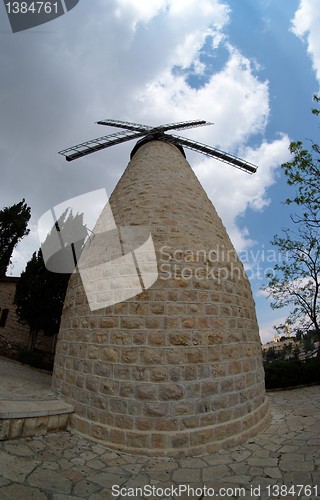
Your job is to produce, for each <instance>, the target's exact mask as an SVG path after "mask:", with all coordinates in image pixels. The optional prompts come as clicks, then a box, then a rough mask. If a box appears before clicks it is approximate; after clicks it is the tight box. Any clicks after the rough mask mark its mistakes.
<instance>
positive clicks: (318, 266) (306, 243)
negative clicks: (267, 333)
mask: <svg viewBox="0 0 320 500" xmlns="http://www.w3.org/2000/svg"><path fill="white" fill-rule="evenodd" d="M315 101H316V102H320V98H319V97H318V96H315ZM319 113H320V111H319V110H318V109H316V108H315V109H313V114H315V115H316V116H318V115H319ZM290 151H291V153H292V154H293V159H292V161H290V162H287V163H285V164H283V165H282V167H283V170H284V173H285V175H286V178H287V182H288V184H289V185H290V186H292V187H293V188H295V192H294V195H293V196H292V197H291V198H288V199H287V200H286V201H285V203H287V204H293V205H294V206H295V207H296V210H297V213H295V214H293V215H292V216H291V219H292V221H293V222H294V224H295V227H294V228H290V229H284V230H283V232H282V235H281V236H278V235H276V236H275V237H274V240H273V241H272V244H273V245H274V246H276V247H277V248H278V250H279V251H280V253H281V254H282V256H283V258H282V262H281V263H279V264H277V265H275V267H274V272H273V273H269V274H268V275H267V277H268V279H269V283H268V285H267V286H264V287H263V288H264V290H265V291H267V293H268V295H269V297H271V298H272V299H273V302H272V304H271V306H272V307H273V308H274V309H278V308H283V307H286V306H289V307H290V313H289V316H288V318H287V322H288V323H289V324H290V325H291V330H293V331H294V330H295V331H300V332H301V331H302V332H303V333H304V334H306V333H307V332H308V331H310V329H312V330H314V331H315V333H316V335H317V337H318V339H319V340H320V300H319V297H320V197H319V193H320V146H319V145H318V144H315V143H312V144H311V148H309V149H308V148H305V147H304V145H303V143H302V142H300V141H299V142H292V143H291V144H290ZM319 354H320V344H319Z"/></svg>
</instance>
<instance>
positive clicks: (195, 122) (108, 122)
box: [96, 118, 213, 135]
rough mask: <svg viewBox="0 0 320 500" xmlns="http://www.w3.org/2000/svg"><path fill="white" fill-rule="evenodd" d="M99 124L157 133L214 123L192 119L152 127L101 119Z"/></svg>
mask: <svg viewBox="0 0 320 500" xmlns="http://www.w3.org/2000/svg"><path fill="white" fill-rule="evenodd" d="M96 123H97V124H98V125H108V126H110V127H118V128H125V129H127V130H135V131H138V132H145V133H146V135H147V134H157V133H162V132H165V131H166V130H184V129H186V128H194V127H202V126H204V125H213V124H212V123H211V122H207V121H205V120H191V121H187V122H177V123H167V124H165V125H159V126H158V127H150V126H149V125H142V124H139V123H131V122H124V121H121V120H111V119H108V118H107V119H105V120H99V121H98V122H96Z"/></svg>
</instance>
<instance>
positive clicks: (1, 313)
mask: <svg viewBox="0 0 320 500" xmlns="http://www.w3.org/2000/svg"><path fill="white" fill-rule="evenodd" d="M18 280H19V278H17V277H10V276H8V277H5V278H1V279H0V356H5V357H9V358H13V359H16V358H17V354H18V351H19V349H21V348H22V349H25V348H26V347H27V345H28V338H29V327H28V326H27V325H22V324H21V323H19V322H18V319H17V316H16V306H15V305H14V303H13V299H14V294H15V291H16V285H17V282H18ZM51 347H52V339H50V338H48V337H45V336H44V335H43V334H41V332H40V333H39V336H38V339H37V343H36V348H38V349H41V350H43V351H47V352H51Z"/></svg>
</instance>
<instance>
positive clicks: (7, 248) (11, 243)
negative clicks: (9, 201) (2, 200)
mask: <svg viewBox="0 0 320 500" xmlns="http://www.w3.org/2000/svg"><path fill="white" fill-rule="evenodd" d="M30 217H31V214H30V207H28V206H27V204H26V203H25V199H23V200H22V201H20V203H16V204H15V205H12V206H11V207H5V208H3V209H2V210H0V277H2V276H5V275H6V272H7V269H8V267H9V265H10V263H11V257H12V252H13V250H14V249H15V247H16V245H17V244H18V242H19V241H20V240H21V238H23V237H24V236H26V235H27V234H28V233H29V229H27V225H28V222H29V219H30Z"/></svg>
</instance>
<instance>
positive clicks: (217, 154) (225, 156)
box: [165, 135, 258, 174]
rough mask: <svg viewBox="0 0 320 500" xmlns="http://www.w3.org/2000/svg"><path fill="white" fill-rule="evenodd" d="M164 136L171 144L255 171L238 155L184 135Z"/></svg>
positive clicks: (254, 167) (251, 172)
mask: <svg viewBox="0 0 320 500" xmlns="http://www.w3.org/2000/svg"><path fill="white" fill-rule="evenodd" d="M165 138H166V140H169V141H170V142H172V143H173V144H175V143H176V144H180V145H181V146H185V147H186V148H188V149H191V150H192V151H197V152H198V153H202V154H205V155H206V156H210V157H213V158H217V159H218V160H220V161H222V162H224V163H228V164H229V165H232V166H233V167H236V168H239V169H240V170H244V171H245V172H247V173H249V174H253V173H254V172H256V171H257V168H258V167H257V166H256V165H254V164H253V163H250V162H248V161H246V160H242V159H241V158H239V157H238V156H235V155H232V154H230V153H225V152H224V151H220V150H219V149H216V148H212V147H210V146H207V145H206V144H201V143H200V142H195V141H191V140H189V139H186V138H185V137H180V136H178V135H165Z"/></svg>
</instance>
